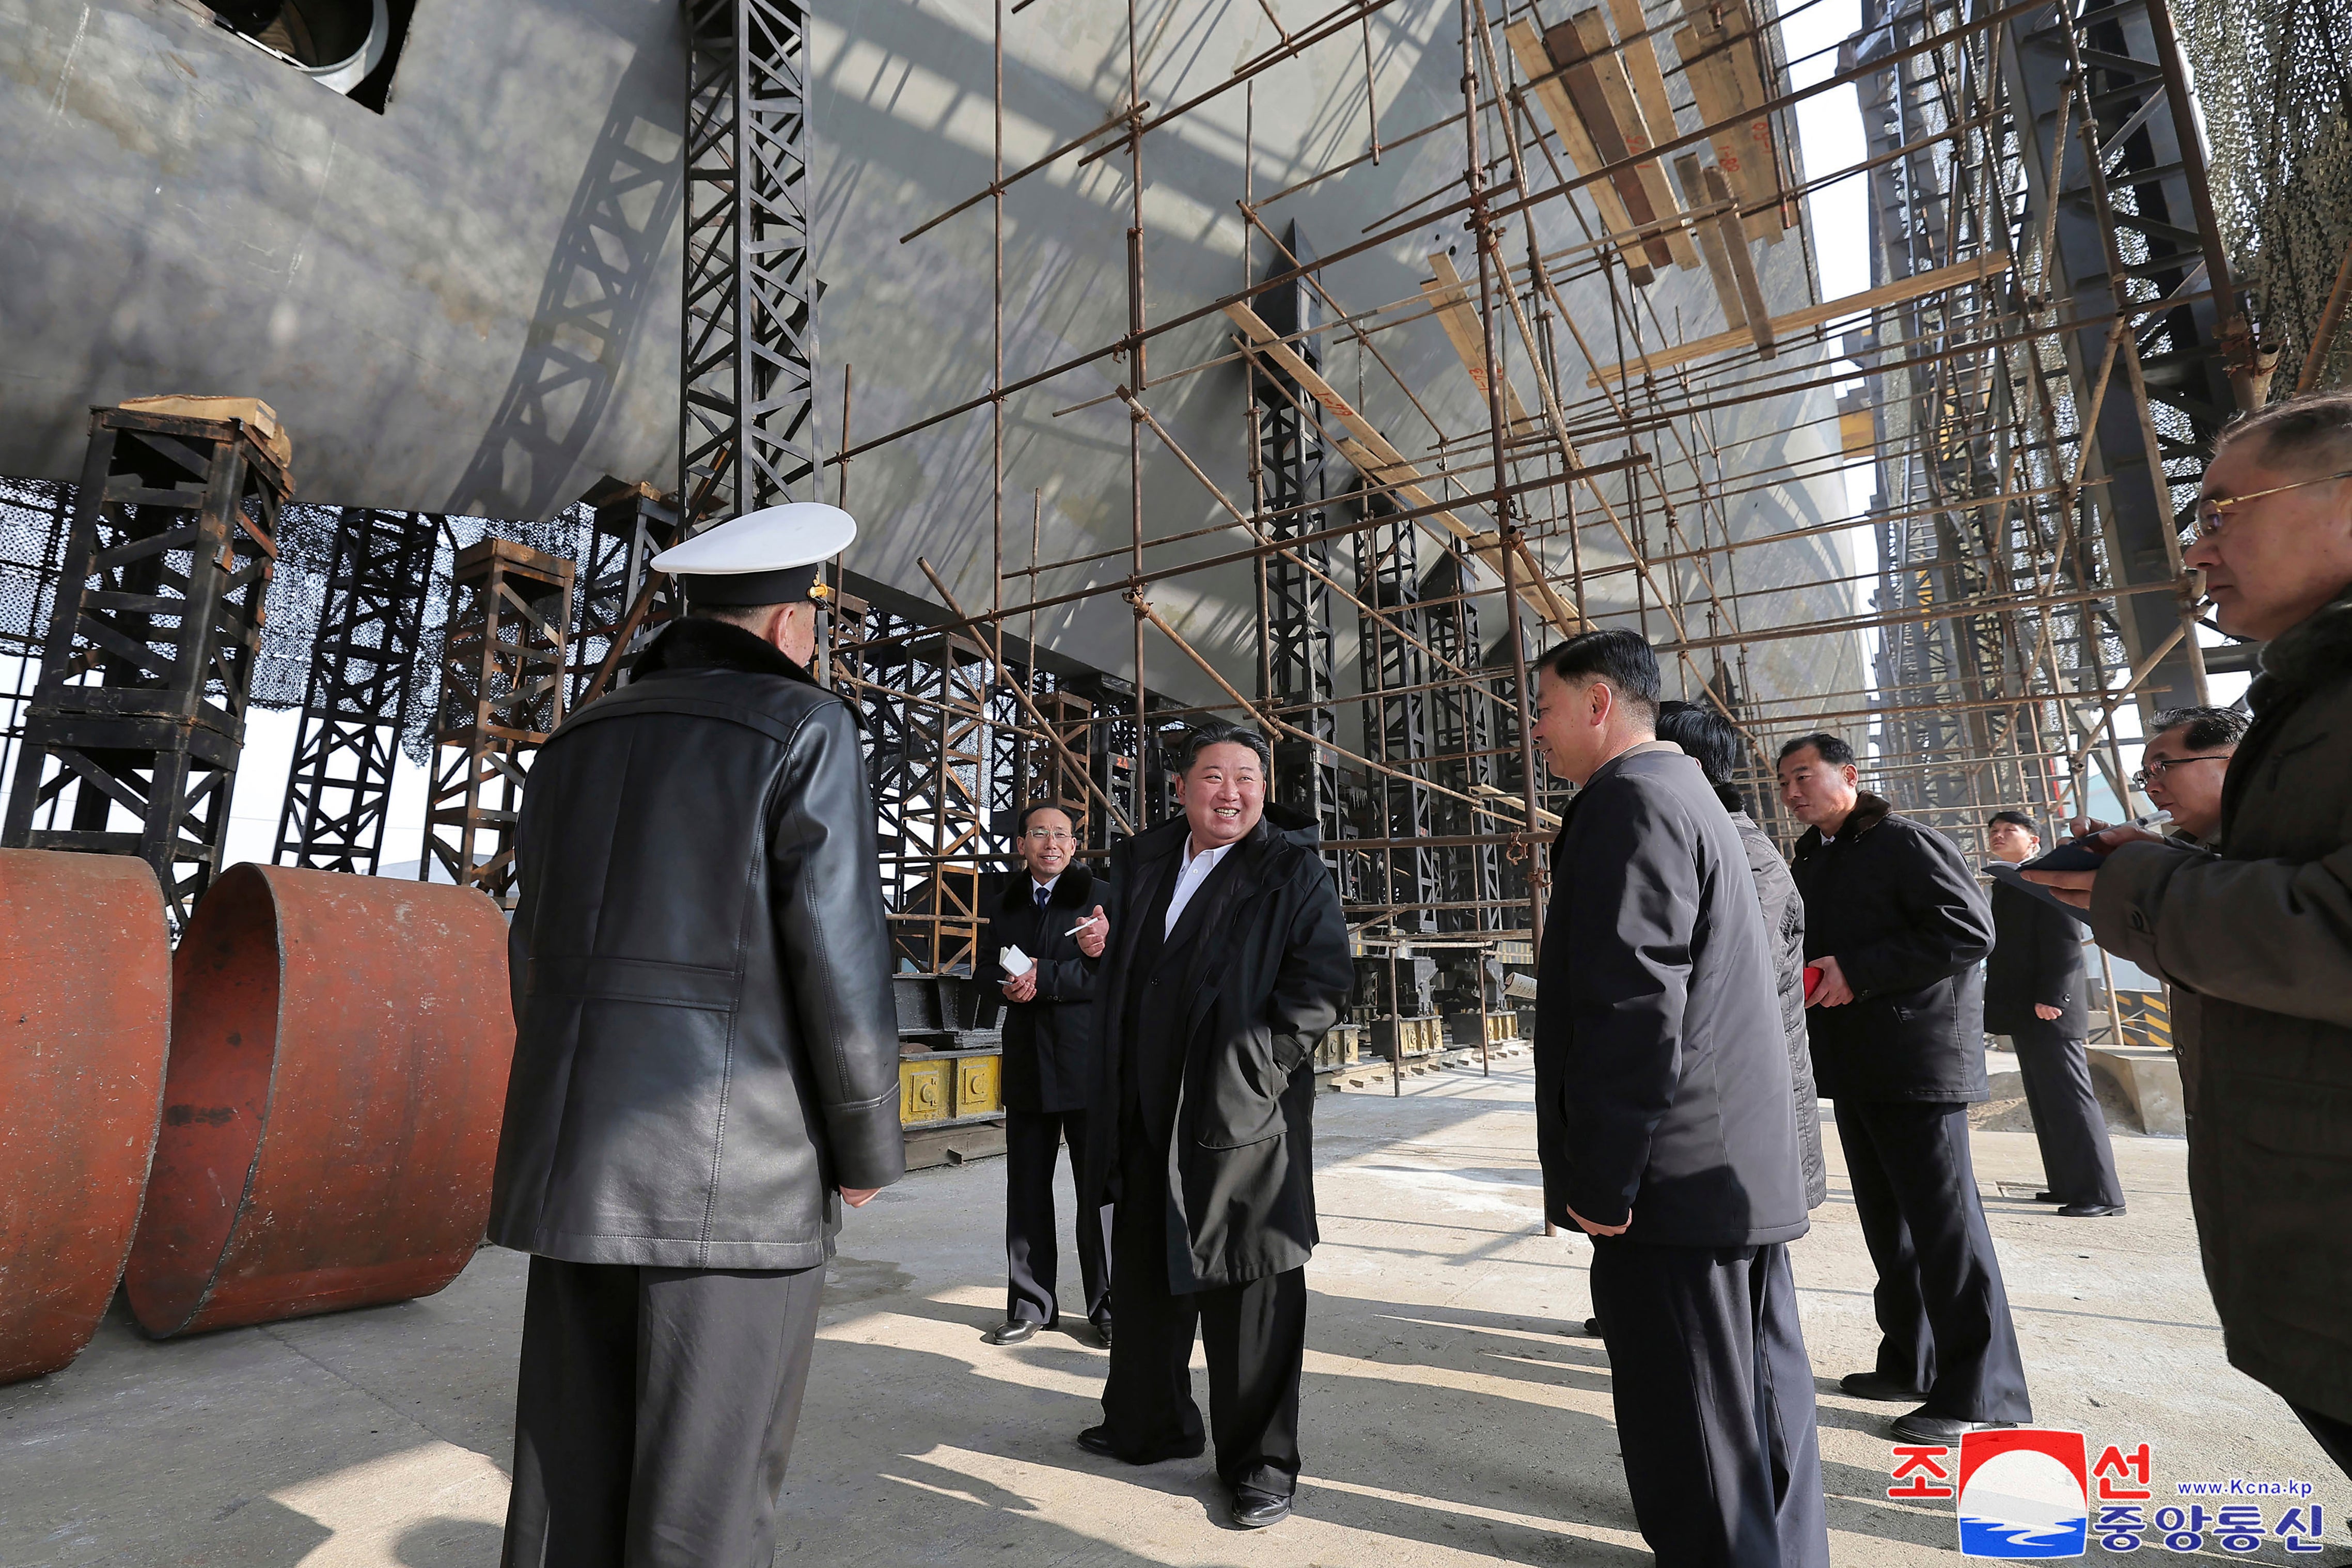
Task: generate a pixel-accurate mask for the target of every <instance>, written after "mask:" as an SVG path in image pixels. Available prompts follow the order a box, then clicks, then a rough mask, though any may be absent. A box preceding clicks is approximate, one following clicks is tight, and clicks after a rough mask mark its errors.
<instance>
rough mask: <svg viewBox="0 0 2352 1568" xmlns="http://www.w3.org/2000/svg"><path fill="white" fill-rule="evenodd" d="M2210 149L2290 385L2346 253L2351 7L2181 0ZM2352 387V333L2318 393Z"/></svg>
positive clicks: (2327, 1) (2221, 207)
mask: <svg viewBox="0 0 2352 1568" xmlns="http://www.w3.org/2000/svg"><path fill="white" fill-rule="evenodd" d="M2175 12H2176V15H2178V16H2179V19H2180V26H2181V44H2182V47H2184V48H2185V49H2186V50H2187V51H2188V55H2189V67H2190V68H2191V70H2193V71H2194V72H2195V74H2196V79H2197V96H2198V99H2199V101H2200V104H2201V106H2202V108H2203V110H2204V118H2205V131H2206V135H2207V138H2208V140H2209V141H2210V144H2211V173H2212V187H2213V205H2214V210H2215V213H2216V215H2217V216H2218V217H2219V219H2220V221H2221V229H2222V234H2223V236H2224V237H2225V240H2226V243H2227V244H2228V247H2229V250H2230V258H2231V265H2232V266H2233V267H2235V268H2237V269H2238V272H2239V275H2240V276H2241V278H2242V279H2243V280H2244V281H2245V283H2246V286H2247V291H2248V305H2249V308H2250V310H2251V311H2252V315H2253V317H2254V320H2255V322H2256V324H2257V326H2258V327H2259V329H2260V331H2261V335H2262V341H2263V343H2264V344H2266V345H2268V346H2272V347H2275V348H2277V349H2279V350H2280V351H2281V353H2280V356H2279V363H2278V374H2277V376H2276V378H2275V379H2274V380H2273V382H2272V383H2271V387H2272V394H2271V395H2272V396H2273V398H2277V397H2283V396H2285V395H2287V394H2288V393H2290V392H2292V391H2293V390H2294V385H2295V382H2296V379H2297V378H2298V377H2299V376H2300V375H2301V374H2302V373H2303V365H2304V360H2305V355H2306V354H2307V353H2308V351H2309V349H2310V346H2311V342H2312V337H2313V334H2314V333H2315V331H2317V329H2318V326H2319V319H2320V316H2321V313H2322V312H2323V311H2325V310H2326V308H2327V297H2328V294H2329V292H2330V290H2332V289H2334V287H2335V285H2336V275H2337V272H2338V270H2339V269H2340V268H2342V267H2343V265H2344V258H2345V252H2346V247H2347V245H2352V6H2347V5H2341V4H2337V3H2335V0H2177V3H2176V5H2175ZM2347 382H2352V322H2347V323H2345V324H2344V325H2343V326H2340V327H2338V328H2337V330H2336V337H2335V340H2334V342H2333V343H2332V345H2331V347H2330V349H2329V352H2328V354H2327V358H2326V364H2325V365H2324V366H2323V367H2322V370H2321V373H2320V374H2319V375H2318V377H2317V378H2316V379H2315V382H2314V384H2315V385H2316V386H2342V385H2345V384H2347Z"/></svg>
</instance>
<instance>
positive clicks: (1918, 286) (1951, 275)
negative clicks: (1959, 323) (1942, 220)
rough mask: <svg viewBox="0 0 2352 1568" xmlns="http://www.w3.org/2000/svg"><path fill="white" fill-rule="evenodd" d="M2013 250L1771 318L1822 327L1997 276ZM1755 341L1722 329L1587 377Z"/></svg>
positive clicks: (1778, 325)
mask: <svg viewBox="0 0 2352 1568" xmlns="http://www.w3.org/2000/svg"><path fill="white" fill-rule="evenodd" d="M2009 265H2010V262H2009V253H2008V252H2007V251H2004V250H1997V251H1994V252H1993V253H1992V254H1990V256H1980V257H1978V258H1976V259H1974V260H1972V261H1956V262H1954V263H1953V264H1952V265H1951V266H1949V267H1938V268H1936V269H1935V270H1934V271H1932V272H1921V273H1918V274H1916V275H1915V276H1913V277H1909V278H1898V279H1895V281H1894V282H1892V283H1882V284H1880V285H1879V286H1878V287H1877V288H1875V289H1864V290H1863V291H1862V292H1861V293H1859V294H1847V295H1844V296H1843V297H1842V298H1839V299H1835V300H1824V301H1823V302H1822V303H1821V304H1818V305H1807V306H1805V307H1803V308H1802V309H1801V310H1790V311H1789V312H1788V313H1787V314H1785V315H1780V316H1775V317H1773V318H1772V319H1771V322H1770V325H1771V329H1772V335H1773V337H1774V338H1775V339H1785V338H1788V337H1790V336H1791V335H1793V334H1795V333H1797V332H1801V331H1804V330H1805V329H1807V328H1808V327H1818V326H1820V325H1821V324H1822V322H1824V321H1836V320H1837V319H1838V318H1839V317H1841V316H1851V315H1855V314H1857V313H1859V312H1861V311H1864V310H1876V309H1878V308H1879V307H1880V306H1882V305H1899V304H1902V303H1903V302H1904V301H1905V300H1916V299H1919V298H1920V297H1922V296H1923V295H1927V294H1934V293H1938V292H1940V291H1942V290H1943V289H1959V288H1965V287H1966V286H1967V285H1969V284H1970V283H1974V282H1977V281H1979V279H1986V278H1998V277H2000V275H2001V274H2002V273H2004V272H2006V271H2008V270H2009ZM1754 341H1755V340H1754V339H1753V338H1752V337H1751V336H1750V334H1749V333H1748V332H1747V331H1729V332H1717V333H1715V334H1714V335H1713V336H1711V337H1704V338H1694V339H1692V340H1691V341H1690V342H1686V343H1678V344H1676V345H1675V347H1673V348H1670V349H1660V350H1659V351H1658V352H1657V353H1654V354H1644V355H1643V356H1642V357H1641V358H1640V359H1637V360H1628V361H1626V362H1625V363H1622V364H1605V365H1601V366H1600V367H1599V368H1597V369H1595V370H1594V371H1593V372H1592V374H1590V375H1588V376H1586V377H1585V378H1584V384H1585V385H1587V386H1599V385H1600V384H1601V383H1602V382H1603V381H1622V380H1623V379H1624V378H1625V377H1626V376H1627V375H1629V374H1631V375H1640V374H1642V373H1643V372H1644V371H1652V370H1662V369H1664V367H1666V366H1667V365H1675V364H1685V363H1689V362H1690V361H1692V360H1695V359H1706V357H1707V356H1709V355H1710V354H1719V353H1727V352H1728V351H1730V350H1732V349H1736V348H1739V347H1742V346H1743V345H1746V344H1748V343H1750V342H1754Z"/></svg>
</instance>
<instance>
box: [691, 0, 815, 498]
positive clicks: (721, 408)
mask: <svg viewBox="0 0 2352 1568" xmlns="http://www.w3.org/2000/svg"><path fill="white" fill-rule="evenodd" d="M808 22H809V12H808V8H807V7H806V6H804V5H797V4H794V3H793V0H687V52H688V68H687V73H688V74H687V128H686V130H687V134H686V289H685V311H684V315H685V344H684V381H685V386H684V395H683V397H682V399H681V403H680V409H679V419H678V441H679V451H678V473H679V483H680V487H681V489H680V493H681V494H684V495H689V496H696V497H698V498H705V504H704V505H703V506H702V507H701V508H700V509H699V512H700V515H701V516H702V517H706V518H719V519H723V518H728V517H732V516H735V515H736V514H738V513H740V512H744V511H749V510H754V509H756V508H759V507H763V506H771V505H774V504H776V503H778V502H780V501H787V500H816V499H818V497H817V493H816V491H817V477H816V463H817V448H816V437H817V426H816V399H815V390H814V379H813V378H814V374H815V365H816V352H817V351H816V297H817V280H816V271H815V266H814V261H813V260H812V258H811V256H810V253H809V201H810V190H809V179H808V65H809V50H808Z"/></svg>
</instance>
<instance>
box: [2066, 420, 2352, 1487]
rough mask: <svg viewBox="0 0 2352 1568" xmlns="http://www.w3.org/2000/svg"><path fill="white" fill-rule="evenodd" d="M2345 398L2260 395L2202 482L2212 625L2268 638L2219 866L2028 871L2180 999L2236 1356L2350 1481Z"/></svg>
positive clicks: (2351, 815)
mask: <svg viewBox="0 0 2352 1568" xmlns="http://www.w3.org/2000/svg"><path fill="white" fill-rule="evenodd" d="M2347 473H2352V396H2346V395H2343V394H2340V393H2329V394H2324V395H2311V396H2306V397H2300V398H2295V399H2293V400H2290V401H2288V402H2286V403H2281V404H2273V405H2271V406H2270V407H2268V408H2266V409H2264V410H2263V412H2262V413H2260V414H2258V415H2256V416H2253V417H2252V418H2250V419H2247V420H2245V421H2244V422H2243V423H2242V424H2239V425H2236V426H2231V427H2230V429H2229V430H2228V431H2226V432H2225V433H2224V435H2223V437H2222V440H2221V446H2220V449H2219V450H2218V451H2217V452H2216V453H2215V454H2214V458H2213V462H2212V464H2211V466H2210V467H2209V468H2207V469H2206V470H2205V481H2204V498H2203V500H2200V503H2199V506H2198V525H2199V534H2200V537H2199V539H2198V541H2197V542H2196V543H2195V544H2194V545H2192V546H2191V547H2190V549H2189V552H2188V556H2187V560H2188V563H2189V565H2190V566H2192V567H2195V568H2197V569H2199V570H2200V571H2202V572H2203V573H2204V574H2205V586H2206V592H2207V593H2208V594H2209V595H2211V597H2212V600H2213V604H2214V607H2215V611H2216V614H2217V615H2218V616H2219V618H2220V622H2221V629H2222V630H2223V631H2225V632H2227V633H2229V634H2231V636H2233V637H2254V638H2260V639H2263V641H2264V642H2265V644H2266V646H2265V647H2263V651H2262V673H2261V674H2260V675H2259V676H2258V677H2256V679H2255V680H2254V684H2253V688H2252V690H2251V691H2249V692H2248V693H2247V700H2248V701H2249V702H2250V703H2251V705H2252V708H2253V710H2254V722H2253V727H2252V728H2251V729H2250V730H2248V731H2246V735H2245V739H2244V740H2243V741H2242V742H2241V743H2240V744H2239V747H2238V751H2237V754H2236V755H2235V756H2234V757H2232V758H2231V761H2230V764H2229V773H2228V782H2227V784H2225V785H2224V786H2223V790H2222V795H2221V850H2220V852H2219V853H2218V854H2216V853H2212V852H2210V851H2206V850H2201V849H2193V848H2184V847H2178V846H2175V845H2170V844H2166V843H2162V842H2160V841H2155V840H2153V839H2152V838H2151V837H2150V836H2149V835H2147V834H2146V833H2144V832H2141V831H2140V830H2137V829H2133V828H2117V829H2113V830H2110V831H2109V832H2108V833H2106V834H2105V835H2103V836H2102V839H2103V841H2104V842H2105V844H2107V845H2109V846H2111V847H2113V852H2112V853H2111V854H2110V855H2109V856H2108V858H2107V860H2106V862H2105V865H2104V866H2103V867H2102V868H2100V869H2098V870H2097V871H2095V872H2085V871H2074V872H2032V871H2029V872H2027V873H2026V875H2027V876H2028V877H2030V878H2032V879H2034V880H2036V881H2040V882H2042V883H2045V884H2047V885H2049V886H2053V887H2056V888H2059V889H2062V894H2063V896H2066V897H2068V900H2069V901H2070V902H2073V903H2074V904H2076V905H2077V906H2078V907H2086V908H2088V909H2089V910H2090V914H2091V928H2092V931H2093V934H2095V936H2096V937H2097V938H2098V941H2099V945H2101V946H2102V947H2105V948H2106V949H2107V950H2108V951H2110V952H2115V953H2118V954H2120V955H2121V956H2123V957H2125V958H2127V959H2129V960H2131V961H2132V962H2133V963H2137V964H2138V965H2140V966H2141V967H2142V968H2145V969H2147V970H2149V971H2151V972H2152V973H2158V974H2160V975H2162V976H2163V977H2164V978H2165V979H2166V980H2167V981H2168V982H2169V983H2170V984H2171V985H2172V1026H2173V1037H2174V1039H2175V1040H2176V1041H2177V1042H2178V1048H2179V1053H2180V1073H2181V1088H2182V1089H2183V1090H2184V1091H2185V1098H2186V1100H2187V1101H2188V1111H2189V1201H2190V1204H2191V1205H2192V1206H2193V1207H2194V1208H2195V1210H2196V1213H2197V1239H2198V1245H2199V1247H2200V1248H2201V1249H2202V1250H2203V1253H2204V1257H2205V1280H2206V1283H2207V1284H2208V1285H2209V1286H2210V1288H2211V1289H2212V1292H2213V1306H2214V1309H2215V1310H2217V1311H2218V1312H2219V1313H2220V1314H2221V1332H2222V1342H2223V1344H2224V1345H2225V1347H2226V1348H2227V1350H2228V1352H2229V1356H2230V1363H2231V1365H2233V1366H2235V1367H2237V1368H2238V1369H2239V1370H2240V1371H2241V1372H2243V1373H2247V1374H2248V1375H2249V1376H2252V1377H2254V1378H2258V1379H2260V1380H2261V1381H2262V1382H2263V1383H2264V1384H2268V1385H2269V1386H2270V1387H2271V1388H2272V1389H2273V1390H2274V1391H2276V1392H2277V1393H2278V1394H2279V1395H2280V1396H2281V1397H2282V1398H2284V1399H2285V1400H2286V1402H2287V1403H2288V1405H2291V1406H2292V1407H2293V1408H2294V1412H2295V1414H2296V1415H2299V1416H2300V1417H2302V1419H2303V1422H2304V1425H2305V1426H2308V1427H2309V1428H2310V1429H2311V1433H2312V1436H2315V1437H2316V1438H2317V1439H2318V1440H2319V1443H2320V1445H2321V1447H2324V1448H2326V1450H2327V1453H2328V1455H2329V1456H2330V1457H2331V1458H2334V1459H2335V1461H2336V1463H2337V1464H2338V1465H2340V1466H2342V1467H2343V1468H2345V1470H2346V1471H2347V1473H2352V1307H2347V1303H2352V1246H2347V1245H2346V1242H2345V1238H2346V1237H2347V1236H2352V479H2347Z"/></svg>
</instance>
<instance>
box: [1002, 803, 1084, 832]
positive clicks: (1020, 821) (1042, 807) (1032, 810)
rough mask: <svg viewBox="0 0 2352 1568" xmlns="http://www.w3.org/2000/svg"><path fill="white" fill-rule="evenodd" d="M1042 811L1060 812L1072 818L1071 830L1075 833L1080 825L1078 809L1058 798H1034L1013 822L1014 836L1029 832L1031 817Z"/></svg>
mask: <svg viewBox="0 0 2352 1568" xmlns="http://www.w3.org/2000/svg"><path fill="white" fill-rule="evenodd" d="M1041 811H1058V812H1060V813H1061V814H1062V815H1063V816H1066V817H1068V818H1069V819H1070V830H1071V832H1072V833H1073V834H1076V831H1077V826H1078V814H1077V813H1076V811H1074V810H1072V809H1071V808H1070V807H1068V806H1066V805H1063V804H1062V803H1061V802H1060V801H1058V800H1033V801H1031V802H1030V803H1029V804H1028V805H1024V806H1023V807H1022V808H1021V815H1020V816H1019V817H1018V818H1017V819H1015V820H1014V822H1013V837H1015V838H1018V837H1021V835H1023V834H1024V833H1026V832H1028V831H1029V819H1030V818H1031V817H1033V816H1036V815H1037V814H1038V813H1039V812H1041Z"/></svg>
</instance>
